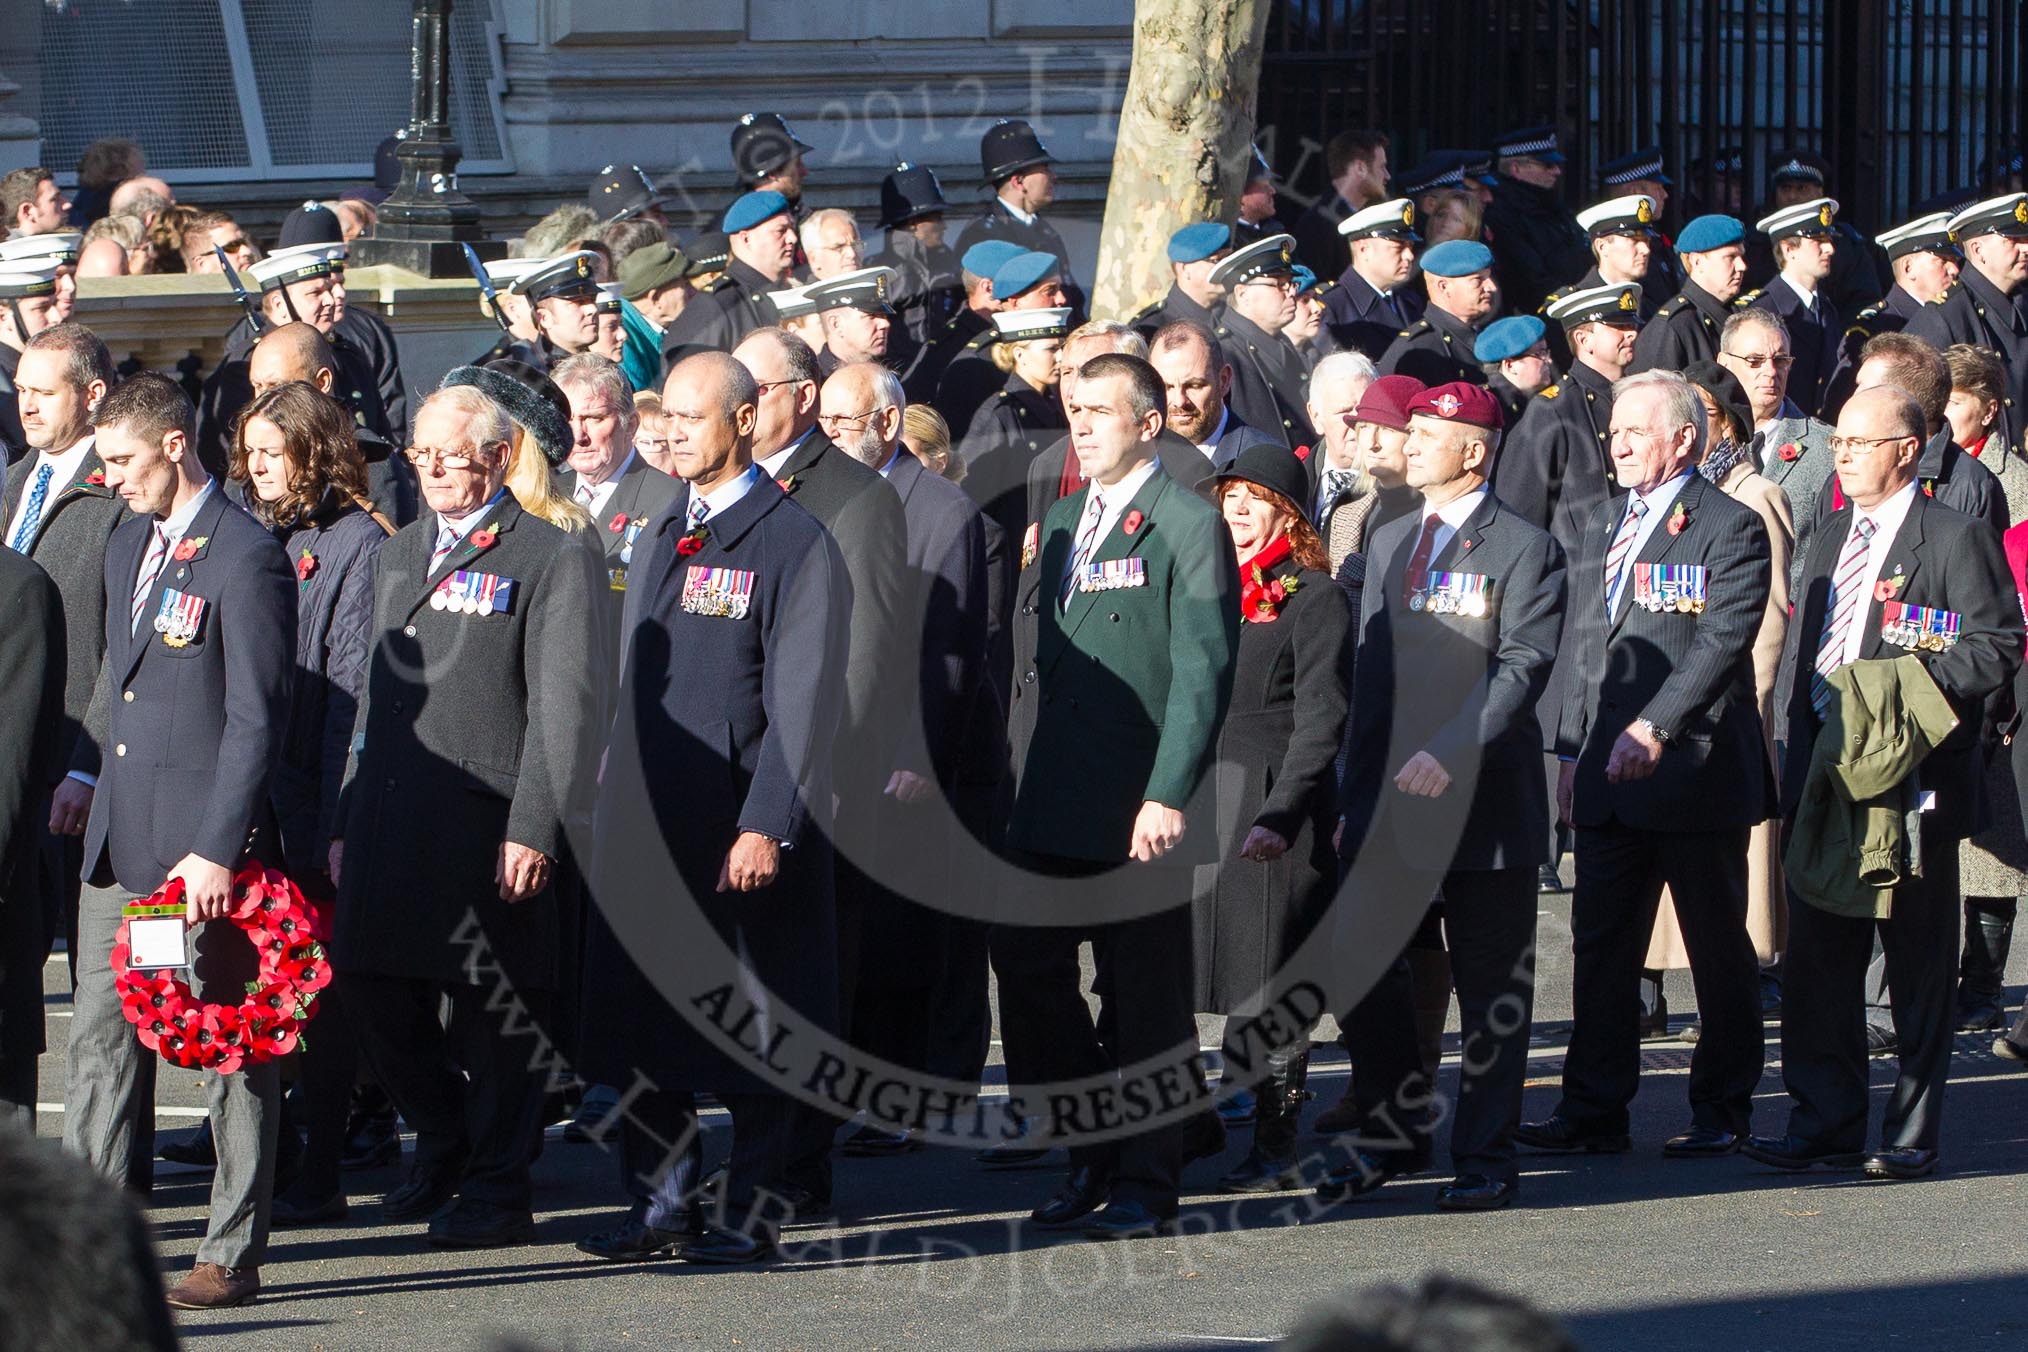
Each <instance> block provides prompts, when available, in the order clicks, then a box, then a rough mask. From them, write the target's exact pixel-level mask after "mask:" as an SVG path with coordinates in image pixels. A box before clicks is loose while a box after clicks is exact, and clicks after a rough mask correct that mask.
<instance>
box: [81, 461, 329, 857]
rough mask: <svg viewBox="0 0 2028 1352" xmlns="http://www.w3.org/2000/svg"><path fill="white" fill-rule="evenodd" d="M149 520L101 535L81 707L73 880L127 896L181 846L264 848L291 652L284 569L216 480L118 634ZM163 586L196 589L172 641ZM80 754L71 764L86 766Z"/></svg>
mask: <svg viewBox="0 0 2028 1352" xmlns="http://www.w3.org/2000/svg"><path fill="white" fill-rule="evenodd" d="M154 524H155V523H154V518H153V517H130V518H128V520H126V521H125V522H124V523H122V524H121V525H120V527H119V529H117V530H115V531H114V532H113V536H112V539H111V540H110V541H108V542H107V545H106V597H107V601H106V659H105V665H104V666H103V667H101V668H100V670H99V680H98V685H97V687H96V688H95V689H94V690H93V692H92V703H91V709H90V711H89V712H88V713H87V714H86V716H85V726H86V728H87V729H88V730H89V733H90V740H91V742H93V743H95V744H96V745H98V746H100V747H103V748H104V749H105V752H104V757H103V760H101V761H100V762H99V763H98V764H97V766H96V768H97V771H98V791H97V792H96V793H95V794H94V795H93V796H92V811H91V820H90V822H89V823H88V824H87V825H86V827H85V842H84V877H85V879H86V881H88V882H91V883H93V884H94V885H97V886H101V887H104V886H110V885H112V884H113V883H114V882H117V883H118V884H119V886H120V887H121V888H122V889H123V890H125V891H128V892H132V893H133V894H134V895H136V896H146V895H147V894H148V893H150V892H152V891H154V890H155V889H156V888H157V887H159V886H161V884H162V880H163V879H164V878H166V877H167V876H168V875H169V870H170V869H172V868H174V867H175V866H176V864H177V863H178V861H180V860H181V859H182V858H183V856H184V855H186V854H196V855H198V856H199V857H200V858H203V859H207V860H209V861H211V862H212V863H214V864H222V865H224V866H225V867H227V868H232V867H234V866H235V865H237V864H238V863H239V862H240V860H241V859H243V858H245V857H246V855H247V853H248V851H249V849H250V848H252V849H257V850H258V851H259V852H260V853H261V855H262V856H263V857H266V858H276V857H278V854H277V842H276V841H275V840H274V839H273V836H274V834H275V832H274V827H273V813H272V810H271V808H270V807H269V802H268V791H269V787H270V781H271V780H272V778H273V775H274V767H275V762H276V760H277V758H278V757H279V755H280V753H281V746H282V732H283V728H284V726H285V725H286V722H287V720H288V714H289V698H290V691H291V686H292V683H293V680H294V675H295V662H296V578H295V574H294V573H293V572H292V571H291V570H290V568H289V562H288V559H287V557H286V556H285V555H284V554H283V553H282V547H281V545H280V544H278V543H276V541H275V538H274V536H272V535H270V534H269V533H268V532H267V530H266V529H264V528H263V527H262V526H261V525H260V523H259V522H257V521H255V520H254V519H253V518H252V517H250V516H248V515H247V514H246V513H245V512H244V511H242V510H240V508H238V507H237V506H234V505H233V503H232V501H231V500H230V499H229V498H228V497H227V496H226V493H225V485H224V484H218V485H217V486H216V487H214V488H213V490H212V493H211V496H210V498H208V499H207V500H206V501H205V503H204V505H203V506H202V507H200V508H199V509H198V512H197V515H196V518H195V519H194V520H192V521H191V523H190V529H189V530H188V531H186V532H185V533H184V536H183V539H184V542H185V543H186V544H192V545H195V546H196V549H195V552H194V554H193V555H192V556H191V557H190V558H188V559H181V560H179V559H177V558H175V557H174V555H173V554H172V556H171V558H170V559H169V561H168V563H167V564H166V565H165V566H164V567H163V569H162V573H161V575H160V576H159V577H158V578H157V579H156V580H155V582H154V584H153V585H152V586H151V587H150V588H149V592H148V597H147V601H146V604H144V605H143V606H142V608H141V621H140V623H139V624H138V625H136V626H135V627H134V628H133V630H132V632H131V633H130V632H129V630H128V623H127V621H128V616H129V613H130V611H129V608H128V601H129V598H130V597H132V596H133V594H134V580H135V578H136V577H138V576H139V575H140V571H141V560H142V558H143V556H144V555H145V554H146V552H147V549H148V541H149V538H150V536H151V535H152V534H153V531H154ZM200 541H201V543H199V542H200ZM172 587H173V588H175V589H176V590H178V591H182V592H186V593H189V594H191V595H194V596H201V597H203V598H204V600H205V607H204V615H203V618H202V621H201V623H200V625H199V631H198V634H197V636H196V638H194V639H193V640H191V641H190V642H189V643H188V644H186V645H184V646H182V647H175V646H172V645H171V644H169V643H168V642H167V641H166V640H165V639H164V637H163V636H162V635H161V634H158V633H156V632H155V628H154V620H155V616H156V614H157V613H158V611H159V610H160V608H161V598H162V592H163V590H164V589H165V588H172ZM83 760H84V757H83V756H82V755H81V756H80V757H79V761H78V762H77V768H79V769H82V770H85V771H86V772H89V771H90V770H91V769H92V768H94V767H93V766H91V765H89V764H84V763H82V762H83Z"/></svg>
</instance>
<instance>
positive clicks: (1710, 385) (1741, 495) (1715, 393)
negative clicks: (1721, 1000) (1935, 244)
mask: <svg viewBox="0 0 2028 1352" xmlns="http://www.w3.org/2000/svg"><path fill="white" fill-rule="evenodd" d="M1683 376H1684V378H1685V379H1687V380H1688V381H1689V382H1690V384H1691V386H1692V387H1693V388H1695V389H1696V391H1697V395H1698V398H1700V399H1701V400H1703V402H1704V414H1705V417H1706V418H1707V419H1708V420H1709V423H1710V434H1709V435H1708V436H1706V437H1705V439H1704V448H1705V449H1704V458H1703V460H1701V461H1700V462H1699V463H1698V466H1697V472H1698V473H1699V474H1701V475H1703V476H1704V477H1705V478H1706V479H1708V480H1710V481H1711V482H1712V483H1714V484H1716V485H1718V487H1719V488H1720V489H1721V490H1723V491H1724V493H1725V495H1726V496H1727V497H1729V498H1737V499H1739V500H1740V501H1741V502H1743V503H1745V504H1746V505H1747V506H1749V507H1751V508H1753V510H1754V511H1755V512H1757V513H1759V514H1760V519H1761V522H1762V524H1764V525H1765V526H1766V527H1767V539H1768V546H1769V548H1770V550H1771V551H1772V558H1773V570H1772V572H1771V574H1770V576H1771V577H1772V579H1773V582H1772V585H1771V586H1770V587H1769V588H1768V595H1767V609H1766V610H1765V611H1764V612H1762V614H1761V620H1760V632H1759V633H1757V634H1755V635H1754V640H1753V691H1754V697H1755V698H1756V699H1757V700H1759V702H1760V716H1761V722H1762V724H1763V725H1764V726H1765V729H1766V734H1767V743H1768V756H1769V758H1770V760H1772V758H1773V756H1774V754H1775V749H1774V730H1775V708H1774V690H1775V678H1776V675H1777V674H1778V672H1779V671H1780V669H1781V660H1782V645H1783V644H1784V643H1785V642H1787V640H1788V633H1789V557H1790V555H1791V554H1792V553H1793V552H1794V550H1795V545H1796V525H1795V516H1794V514H1793V513H1792V512H1791V510H1790V508H1789V499H1788V495H1787V494H1786V493H1784V492H1782V489H1781V485H1779V484H1777V483H1775V482H1774V481H1773V480H1771V479H1769V478H1767V477H1766V476H1765V475H1763V474H1762V473H1761V472H1760V467H1759V466H1758V465H1756V464H1755V463H1754V459H1753V448H1752V445H1751V442H1752V439H1753V404H1752V403H1751V402H1750V401H1749V400H1748V398H1747V395H1746V387H1745V386H1743V385H1741V384H1740V383H1739V378H1738V377H1737V376H1735V375H1733V374H1732V372H1730V371H1728V370H1726V369H1725V368H1724V367H1722V366H1720V365H1718V364H1717V363H1716V362H1708V361H1707V362H1697V363H1695V364H1693V365H1691V366H1689V367H1686V368H1685V369H1684V371H1683ZM1780 826H1781V824H1780V823H1779V822H1775V821H1765V822H1762V823H1761V824H1760V825H1759V826H1756V827H1754V828H1753V831H1752V833H1751V834H1750V835H1749V836H1748V838H1747V845H1746V928H1747V932H1748V933H1749V934H1750V935H1752V936H1753V946H1754V951H1755V952H1756V953H1758V954H1759V956H1760V961H1761V966H1762V968H1763V969H1766V968H1767V967H1768V965H1769V964H1771V963H1772V962H1773V961H1774V958H1775V955H1776V954H1777V953H1779V952H1781V949H1782V944H1783V940H1784V939H1785V937H1786V936H1787V933H1788V903H1787V899H1786V897H1785V896H1784V895H1783V884H1782V861H1781V832H1780ZM1689 965H1690V952H1689V950H1688V949H1687V948H1686V947H1684V944H1683V935H1682V931H1681V930H1679V929H1678V928H1677V926H1676V908H1675V907H1674V906H1673V905H1672V904H1671V903H1670V899H1669V895H1668V893H1667V891H1666V890H1665V891H1664V892H1663V894H1662V905H1661V906H1660V907H1658V908H1657V909H1656V912H1655V934H1654V937H1653V938H1652V939H1650V940H1649V942H1648V958H1647V961H1646V962H1645V963H1644V964H1643V966H1644V967H1646V968H1647V969H1648V970H1650V971H1651V972H1654V973H1656V974H1658V976H1659V973H1661V972H1664V971H1667V970H1669V969H1671V968H1681V967H1688V966H1689ZM1700 1031H1701V1025H1698V1024H1692V1025H1690V1027H1689V1028H1686V1029H1685V1030H1684V1032H1683V1036H1684V1038H1685V1040H1687V1041H1693V1042H1694V1041H1695V1040H1696V1039H1697V1035H1698V1033H1699V1032H1700Z"/></svg>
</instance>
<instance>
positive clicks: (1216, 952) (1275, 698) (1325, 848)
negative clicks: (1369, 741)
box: [1191, 558, 1540, 1013]
mask: <svg viewBox="0 0 2028 1352" xmlns="http://www.w3.org/2000/svg"><path fill="white" fill-rule="evenodd" d="M1268 576H1270V577H1272V578H1276V579H1279V580H1280V581H1281V582H1282V583H1283V585H1284V586H1292V587H1293V588H1294V590H1293V591H1291V592H1290V593H1289V595H1288V600H1287V601H1286V602H1285V603H1283V604H1282V606H1281V607H1280V609H1279V610H1278V612H1277V613H1276V615H1275V618H1274V619H1273V621H1272V622H1268V623H1246V622H1242V623H1241V625H1240V626H1239V652H1238V656H1237V657H1236V659H1235V665H1234V671H1233V682H1232V704H1231V707H1230V708H1228V709H1227V710H1226V714H1225V720H1224V722H1223V723H1221V724H1220V726H1219V730H1218V744H1217V747H1216V750H1215V752H1214V763H1215V765H1216V769H1215V770H1214V772H1213V774H1214V778H1215V783H1216V791H1215V793H1214V798H1215V800H1216V801H1215V805H1214V808H1213V811H1214V813H1215V816H1214V818H1213V820H1212V821H1210V822H1206V823H1202V825H1204V826H1208V827H1210V828H1211V830H1212V831H1213V833H1214V834H1215V836H1216V839H1217V843H1218V859H1217V862H1216V863H1210V864H1200V865H1198V867H1197V871H1196V877H1195V886H1194V888H1193V892H1194V895H1193V898H1192V906H1191V910H1192V913H1193V915H1192V918H1193V921H1194V927H1195V931H1196V936H1195V937H1196V943H1195V950H1196V955H1197V999H1196V1002H1195V1003H1194V1004H1193V1005H1192V1006H1191V1007H1192V1008H1193V1009H1197V1010H1202V1011H1205V1012H1207V1013H1231V1012H1233V1011H1235V1010H1237V1009H1239V1008H1241V1006H1242V1005H1243V1004H1244V1003H1245V1002H1246V1001H1247V1000H1249V999H1255V998H1258V996H1259V994H1260V991H1261V989H1262V988H1263V987H1265V986H1266V985H1268V983H1269V982H1270V981H1271V980H1272V979H1273V977H1274V974H1275V972H1276V970H1277V969H1278V968H1279V967H1280V966H1281V964H1282V962H1283V961H1284V960H1285V959H1286V958H1287V957H1288V956H1289V954H1290V952H1291V951H1292V950H1293V949H1294V948H1295V946H1296V945H1297V944H1299V943H1301V942H1302V940H1303V938H1304V937H1306V936H1307V935H1308V933H1309V932H1310V929H1311V927H1312V926H1313V925H1314V924H1315V923H1316V920H1317V918H1318V917H1319V916H1320V915H1322V914H1323V912H1324V910H1325V908H1326V907H1328V906H1329V905H1330V903H1331V898H1332V897H1333V896H1335V895H1336V894H1337V890H1338V852H1337V851H1336V850H1335V849H1334V848H1333V847H1332V844H1331V836H1332V832H1333V830H1334V829H1335V828H1336V826H1337V822H1338V793H1337V761H1338V742H1339V729H1341V728H1343V727H1344V726H1345V711H1346V707H1347V701H1348V700H1349V699H1350V697H1351V684H1352V610H1351V606H1350V605H1349V604H1348V603H1347V601H1346V598H1345V592H1344V590H1343V589H1342V588H1340V587H1339V586H1337V585H1336V584H1335V583H1333V582H1332V581H1331V576H1330V574H1328V573H1324V572H1319V571H1317V570H1315V569H1305V568H1302V567H1301V566H1300V565H1298V564H1297V563H1296V562H1295V560H1294V559H1293V558H1290V559H1285V560H1283V561H1282V563H1281V564H1280V565H1279V566H1277V567H1276V568H1275V569H1273V570H1272V571H1271V572H1270V573H1269V574H1268ZM1537 778H1538V779H1539V778H1540V776H1539V775H1538V776H1537ZM1256 826H1261V827H1265V828H1266V829H1268V830H1270V831H1273V832H1274V833H1275V834H1276V835H1278V836H1280V837H1281V838H1282V839H1283V840H1285V841H1287V842H1288V843H1289V848H1288V850H1287V852H1286V853H1284V854H1283V855H1282V856H1281V857H1280V858H1279V859H1275V860H1271V861H1269V862H1267V863H1259V862H1256V861H1254V860H1251V859H1245V858H1242V857H1241V856H1240V853H1239V848H1240V846H1241V844H1243V843H1244V842H1245V840H1246V837H1247V835H1248V833H1249V832H1251V831H1252V830H1253V828H1254V827H1256Z"/></svg>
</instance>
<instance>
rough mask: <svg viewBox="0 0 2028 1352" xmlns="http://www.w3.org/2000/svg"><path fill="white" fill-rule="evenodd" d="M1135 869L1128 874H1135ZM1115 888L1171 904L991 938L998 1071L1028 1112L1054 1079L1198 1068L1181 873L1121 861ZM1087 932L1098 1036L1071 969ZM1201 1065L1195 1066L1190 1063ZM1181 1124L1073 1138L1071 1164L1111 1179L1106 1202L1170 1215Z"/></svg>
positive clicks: (1042, 1103)
mask: <svg viewBox="0 0 2028 1352" xmlns="http://www.w3.org/2000/svg"><path fill="white" fill-rule="evenodd" d="M1021 863H1022V865H1023V866H1024V867H1027V868H1028V869H1030V870H1031V872H1037V873H1044V874H1053V875H1055V876H1075V875H1077V874H1078V873H1086V874H1089V873H1096V872H1102V871H1104V870H1102V869H1100V868H1097V867H1094V866H1092V865H1089V864H1087V863H1086V862H1085V861H1082V860H1059V859H1048V858H1043V859H1037V858H1035V857H1032V856H1031V857H1029V858H1026V859H1024V860H1022V861H1021ZM1137 871H1138V872H1137ZM1108 876H1109V877H1117V878H1118V879H1119V880H1120V883H1121V886H1122V887H1123V888H1127V887H1152V888H1157V889H1173V890H1174V892H1175V894H1176V895H1177V897H1178V900H1179V904H1178V905H1175V906H1172V907H1169V908H1167V909H1165V910H1160V911H1156V912H1154V913H1153V914H1151V915H1146V916H1142V917H1140V918H1139V919H1135V920H1126V921H1120V922H1116V923H1111V924H1101V925H1091V926H1079V927H1055V926H1023V925H1002V926H997V927H996V928H995V929H994V930H993V932H992V935H991V938H990V945H991V950H992V962H993V970H994V971H995V972H996V973H997V974H998V976H999V978H1000V988H999V990H1000V1036H1001V1039H1002V1046H1003V1047H1004V1049H1005V1051H1006V1055H1007V1079H1008V1083H1009V1085H1010V1086H1012V1087H1014V1090H1015V1092H1016V1093H1024V1092H1025V1095H1026V1097H1027V1098H1028V1105H1029V1107H1030V1109H1031V1110H1041V1109H1043V1108H1045V1107H1046V1097H1044V1096H1042V1095H1038V1094H1035V1093H1034V1092H1033V1091H1035V1090H1037V1089H1042V1088H1045V1087H1048V1086H1054V1085H1056V1084H1058V1083H1060V1082H1062V1081H1067V1080H1080V1079H1085V1078H1087V1077H1096V1076H1102V1075H1104V1074H1106V1073H1107V1072H1108V1071H1111V1070H1117V1069H1118V1068H1119V1067H1121V1066H1130V1065H1134V1064H1136V1063H1138V1062H1141V1061H1145V1060H1148V1059H1150V1058H1156V1057H1161V1058H1164V1059H1174V1060H1176V1061H1179V1062H1180V1061H1183V1060H1185V1059H1188V1060H1189V1061H1190V1063H1191V1065H1192V1066H1193V1067H1194V1066H1195V1065H1196V1058H1195V1057H1194V1056H1192V1055H1191V1052H1192V1050H1193V1049H1194V1048H1195V1047H1196V1045H1197V1019H1196V1016H1195V1014H1194V1013H1193V1011H1192V1009H1191V1005H1192V1003H1193V991H1192V989H1191V987H1192V977H1193V973H1194V969H1193V967H1192V950H1191V930H1190V923H1191V921H1190V907H1189V904H1188V900H1187V899H1188V896H1189V887H1190V873H1189V871H1188V870H1187V869H1180V868H1165V867H1163V866H1160V865H1155V866H1150V865H1145V864H1128V865H1126V866H1124V867H1123V868H1121V869H1119V870H1117V871H1115V872H1113V873H1109V874H1108ZM1086 940H1089V941H1090V943H1091V946H1092V957H1093V962H1094V967H1095V971H1096V975H1095V978H1094V981H1093V990H1094V991H1095V992H1096V994H1097V995H1098V997H1099V1001H1100V1004H1101V1008H1102V1013H1101V1016H1100V1018H1101V1021H1102V1023H1103V1025H1104V1027H1105V1030H1106V1037H1105V1040H1104V1041H1101V1040H1100V1036H1099V1029H1098V1027H1097V1026H1094V1024H1093V1022H1092V1014H1091V1009H1090V1007H1089V1006H1088V1005H1086V1003H1085V998H1084V992H1083V989H1082V985H1081V981H1080V973H1079V970H1078V960H1077V952H1078V945H1079V943H1080V942H1083V941H1086ZM1198 1073H1201V1072H1198ZM1186 1136H1187V1128H1186V1127H1185V1126H1184V1125H1183V1124H1181V1123H1176V1122H1166V1123H1164V1124H1162V1125H1160V1126H1157V1127H1155V1128H1153V1129H1152V1130H1148V1131H1144V1132H1141V1133H1139V1134H1137V1135H1133V1136H1129V1137H1125V1138H1122V1139H1118V1140H1113V1141H1107V1142H1103V1143H1096V1144H1081V1143H1077V1142H1072V1143H1071V1160H1072V1163H1073V1165H1074V1166H1090V1167H1092V1168H1095V1169H1098V1170H1101V1171H1103V1172H1105V1173H1108V1174H1110V1175H1111V1177H1112V1197H1113V1200H1114V1201H1120V1202H1127V1201H1131V1202H1138V1203H1140V1204H1141V1205H1143V1206H1145V1207H1147V1208H1148V1209H1149V1210H1150V1211H1152V1212H1154V1213H1155V1214H1156V1215H1158V1216H1174V1215H1175V1214H1176V1205H1177V1194H1178V1192H1179V1191H1180V1189H1181V1177H1182V1172H1183V1147H1184V1142H1185V1139H1186Z"/></svg>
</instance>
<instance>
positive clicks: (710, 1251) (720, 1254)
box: [676, 1225, 775, 1267]
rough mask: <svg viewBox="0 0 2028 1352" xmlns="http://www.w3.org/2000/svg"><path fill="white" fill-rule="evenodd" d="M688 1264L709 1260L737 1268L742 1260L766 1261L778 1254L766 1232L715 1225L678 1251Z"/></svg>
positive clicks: (679, 1255) (715, 1263)
mask: <svg viewBox="0 0 2028 1352" xmlns="http://www.w3.org/2000/svg"><path fill="white" fill-rule="evenodd" d="M676 1256H677V1257H678V1258H681V1259H682V1260H683V1261H684V1262H686V1263H708V1264H710V1265H712V1266H714V1267H734V1266H737V1265H738V1264H740V1263H765V1262H767V1261H768V1260H769V1259H770V1258H773V1257H774V1256H775V1242H774V1240H772V1239H770V1238H769V1237H768V1236H766V1235H764V1234H763V1235H749V1234H747V1233H745V1232H744V1231H741V1230H726V1229H722V1228H720V1227H719V1226H716V1225H713V1226H708V1227H706V1229H705V1231H704V1233H703V1234H701V1235H699V1236H698V1237H697V1238H696V1239H693V1240H691V1241H690V1242H689V1243H687V1244H685V1245H684V1246H683V1247H682V1248H680V1249H678V1250H677V1251H676Z"/></svg>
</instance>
